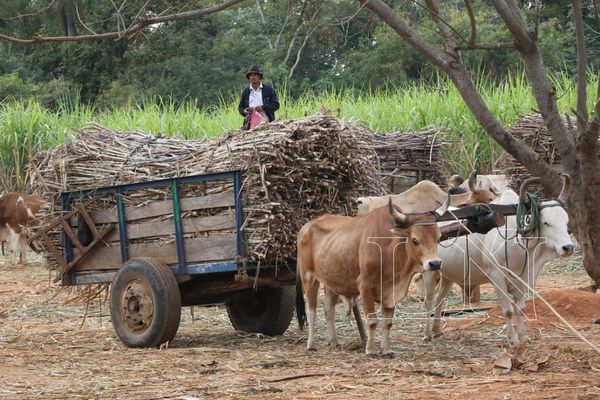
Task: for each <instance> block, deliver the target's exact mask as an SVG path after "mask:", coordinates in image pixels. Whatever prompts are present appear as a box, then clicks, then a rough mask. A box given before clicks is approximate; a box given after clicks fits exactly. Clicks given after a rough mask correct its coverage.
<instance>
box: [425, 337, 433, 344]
mask: <svg viewBox="0 0 600 400" xmlns="http://www.w3.org/2000/svg"><path fill="white" fill-rule="evenodd" d="M431 340H432V337H431V336H425V337H423V343H428V342H431Z"/></svg>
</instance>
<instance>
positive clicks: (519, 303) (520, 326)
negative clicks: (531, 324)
mask: <svg viewBox="0 0 600 400" xmlns="http://www.w3.org/2000/svg"><path fill="white" fill-rule="evenodd" d="M517 290H518V289H517ZM524 308H525V296H524V295H523V293H521V292H519V293H518V294H516V295H515V319H516V320H517V321H516V322H517V334H518V335H519V342H525V343H529V342H531V339H529V336H527V330H526V328H525V313H524V312H523V309H524Z"/></svg>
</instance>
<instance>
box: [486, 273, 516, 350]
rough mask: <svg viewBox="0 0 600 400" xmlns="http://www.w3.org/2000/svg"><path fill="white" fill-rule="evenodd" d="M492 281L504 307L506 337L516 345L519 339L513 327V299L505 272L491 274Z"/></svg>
mask: <svg viewBox="0 0 600 400" xmlns="http://www.w3.org/2000/svg"><path fill="white" fill-rule="evenodd" d="M491 281H492V284H493V285H494V289H495V290H496V297H497V298H498V302H499V303H500V307H502V315H503V316H504V321H505V323H506V339H507V340H508V343H509V344H510V345H511V346H514V345H516V344H517V343H518V341H517V336H516V335H515V329H514V327H513V315H514V309H513V300H512V295H511V294H510V293H509V291H508V285H507V282H506V278H505V277H504V274H502V272H500V273H499V274H498V273H497V274H493V275H491Z"/></svg>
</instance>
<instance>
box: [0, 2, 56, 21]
mask: <svg viewBox="0 0 600 400" xmlns="http://www.w3.org/2000/svg"><path fill="white" fill-rule="evenodd" d="M54 3H56V0H51V1H50V3H48V5H47V6H46V7H44V8H42V9H41V10H39V11H37V12H34V13H29V14H17V15H15V16H14V17H0V19H1V20H4V21H12V20H15V19H22V18H26V17H37V16H38V15H42V14H43V13H45V12H46V11H48V9H49V8H50V7H52V6H53V5H54Z"/></svg>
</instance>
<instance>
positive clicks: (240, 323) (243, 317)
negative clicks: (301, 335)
mask: <svg viewBox="0 0 600 400" xmlns="http://www.w3.org/2000/svg"><path fill="white" fill-rule="evenodd" d="M295 299H296V289H295V288H294V287H293V286H284V287H281V288H263V289H259V290H257V291H255V290H252V289H249V290H245V291H243V292H239V293H236V294H234V295H233V296H232V297H231V299H230V300H229V301H228V302H227V303H226V306H227V314H228V315H229V320H230V321H231V324H232V325H233V327H234V328H235V329H236V330H238V331H242V332H248V333H262V334H265V335H268V336H276V335H283V333H284V332H285V331H286V330H287V328H288V327H289V326H290V322H291V321H292V318H293V316H294V305H295Z"/></svg>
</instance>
